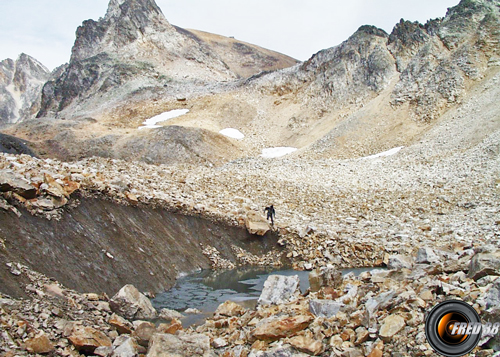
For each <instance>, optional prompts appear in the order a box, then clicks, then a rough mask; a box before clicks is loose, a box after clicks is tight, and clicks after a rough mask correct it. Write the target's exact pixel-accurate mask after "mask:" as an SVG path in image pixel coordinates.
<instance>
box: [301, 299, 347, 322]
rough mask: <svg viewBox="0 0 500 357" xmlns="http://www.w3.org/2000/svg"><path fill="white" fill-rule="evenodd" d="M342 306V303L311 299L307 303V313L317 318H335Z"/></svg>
mask: <svg viewBox="0 0 500 357" xmlns="http://www.w3.org/2000/svg"><path fill="white" fill-rule="evenodd" d="M342 306H344V305H343V304H342V303H340V302H337V301H333V300H318V299H312V300H310V301H309V311H310V312H311V313H313V314H314V315H315V316H318V317H326V318H331V317H335V316H336V315H337V313H338V312H339V311H340V308H341V307H342Z"/></svg>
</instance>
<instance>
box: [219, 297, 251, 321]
mask: <svg viewBox="0 0 500 357" xmlns="http://www.w3.org/2000/svg"><path fill="white" fill-rule="evenodd" d="M245 312H246V309H245V308H244V307H243V306H241V305H238V304H237V303H235V302H233V301H229V300H227V301H226V302H224V303H222V304H220V305H219V307H218V308H217V310H215V315H219V316H227V317H234V316H241V315H243V314H244V313H245Z"/></svg>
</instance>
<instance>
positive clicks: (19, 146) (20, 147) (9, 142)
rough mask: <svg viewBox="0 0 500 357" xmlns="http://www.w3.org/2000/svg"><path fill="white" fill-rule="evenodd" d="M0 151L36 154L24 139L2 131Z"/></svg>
mask: <svg viewBox="0 0 500 357" xmlns="http://www.w3.org/2000/svg"><path fill="white" fill-rule="evenodd" d="M0 152H4V153H8V154H16V155H20V154H26V155H30V156H36V155H35V153H34V152H33V151H32V150H31V149H30V148H29V147H28V146H27V145H26V143H25V141H24V140H20V139H18V138H16V137H13V136H10V135H5V134H2V133H0Z"/></svg>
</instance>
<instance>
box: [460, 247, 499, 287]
mask: <svg viewBox="0 0 500 357" xmlns="http://www.w3.org/2000/svg"><path fill="white" fill-rule="evenodd" d="M486 275H500V251H495V252H491V253H478V254H476V255H474V256H473V257H472V260H471V262H470V267H469V273H468V274H467V276H468V277H469V278H472V279H474V280H478V279H480V278H482V277H484V276H486Z"/></svg>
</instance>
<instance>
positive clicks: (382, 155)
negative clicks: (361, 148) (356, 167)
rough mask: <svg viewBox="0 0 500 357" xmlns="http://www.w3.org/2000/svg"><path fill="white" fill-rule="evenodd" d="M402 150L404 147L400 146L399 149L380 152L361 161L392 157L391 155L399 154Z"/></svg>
mask: <svg viewBox="0 0 500 357" xmlns="http://www.w3.org/2000/svg"><path fill="white" fill-rule="evenodd" d="M402 148H404V146H398V147H397V148H393V149H390V150H387V151H384V152H380V153H378V154H375V155H370V156H365V157H362V158H361V160H369V159H377V158H379V157H385V156H391V155H394V154H397V153H398V152H399V150H401V149H402Z"/></svg>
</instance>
